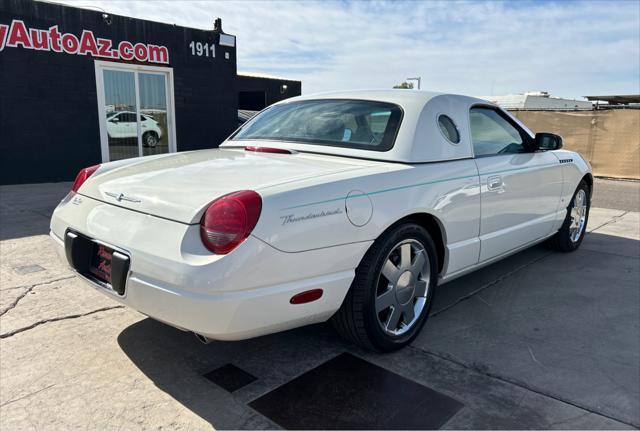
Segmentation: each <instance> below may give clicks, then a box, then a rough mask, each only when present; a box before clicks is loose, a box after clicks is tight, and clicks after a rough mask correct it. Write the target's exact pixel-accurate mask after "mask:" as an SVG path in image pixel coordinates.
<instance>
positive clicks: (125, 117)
mask: <svg viewBox="0 0 640 431" xmlns="http://www.w3.org/2000/svg"><path fill="white" fill-rule="evenodd" d="M120 121H121V122H122V123H136V122H137V119H136V114H130V113H126V114H120Z"/></svg>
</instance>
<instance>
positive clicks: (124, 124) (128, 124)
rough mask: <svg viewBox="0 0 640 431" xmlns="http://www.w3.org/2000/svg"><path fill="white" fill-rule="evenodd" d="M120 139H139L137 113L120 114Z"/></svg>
mask: <svg viewBox="0 0 640 431" xmlns="http://www.w3.org/2000/svg"><path fill="white" fill-rule="evenodd" d="M118 127H119V128H120V136H119V137H120V138H137V137H138V119H137V117H136V114H135V112H124V113H122V114H120V122H119V123H118Z"/></svg>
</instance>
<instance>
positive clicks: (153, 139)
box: [142, 132, 160, 148]
mask: <svg viewBox="0 0 640 431" xmlns="http://www.w3.org/2000/svg"><path fill="white" fill-rule="evenodd" d="M159 141H160V139H159V138H158V135H157V134H156V133H155V132H145V133H144V134H143V135H142V144H143V145H144V146H145V147H149V148H155V147H156V146H157V145H158V142H159Z"/></svg>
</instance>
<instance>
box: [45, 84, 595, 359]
mask: <svg viewBox="0 0 640 431" xmlns="http://www.w3.org/2000/svg"><path fill="white" fill-rule="evenodd" d="M561 147H562V140H561V138H560V137H559V136H557V135H552V134H549V133H538V134H536V135H533V134H532V133H531V132H530V131H529V130H528V129H527V128H526V127H525V126H524V125H523V124H521V123H520V122H519V121H518V120H517V119H515V118H513V117H512V116H511V115H509V114H508V113H507V112H505V111H503V110H502V109H500V108H498V107H496V106H495V105H492V104H490V103H488V102H486V101H484V100H480V99H474V98H471V97H465V96H457V95H449V94H439V93H430V92H420V91H409V90H395V91H394V90H389V91H366V92H365V91H354V92H342V93H331V94H324V95H321V96H317V95H316V96H304V97H297V98H292V99H288V100H286V101H284V102H281V103H278V104H276V105H273V106H271V107H269V108H268V109H265V110H264V111H263V112H261V113H260V114H258V115H257V116H256V117H254V118H252V119H251V120H250V121H248V122H246V123H245V124H244V125H243V126H242V127H241V128H240V129H239V130H237V131H236V132H235V133H234V134H233V135H232V136H231V137H229V138H228V139H227V140H226V141H225V142H224V143H223V144H222V145H221V148H219V149H212V150H203V151H195V152H187V153H179V154H165V155H157V156H151V157H143V158H138V159H130V160H124V161H117V162H111V163H105V164H102V165H99V166H93V167H90V168H86V169H83V170H81V171H80V173H79V174H78V176H77V178H76V180H75V182H74V184H73V188H72V191H71V192H70V193H69V195H68V196H67V197H66V198H65V199H64V200H63V201H62V202H61V203H60V205H59V206H58V207H57V208H56V210H55V212H54V213H53V217H52V220H51V237H52V238H53V239H54V241H55V242H56V243H57V244H58V246H59V247H58V248H59V250H60V254H61V256H62V257H63V259H65V260H66V261H67V262H68V264H69V265H70V266H71V267H72V268H73V269H74V270H75V271H76V272H77V274H78V275H79V276H80V277H81V278H82V279H84V280H86V282H87V283H88V284H89V285H91V286H93V287H94V288H96V289H98V290H99V291H100V292H103V293H104V294H106V295H109V296H111V297H112V298H113V299H114V300H116V301H119V302H121V303H123V304H126V305H128V306H130V307H132V308H134V309H136V310H139V311H140V312H142V313H144V314H146V315H148V316H151V317H153V318H155V319H158V320H160V321H163V322H166V323H168V324H170V325H173V326H175V327H177V328H180V329H184V330H189V331H193V332H194V333H196V334H197V335H198V337H199V338H200V339H201V340H203V341H208V340H210V339H217V340H236V339H243V338H249V337H255V336H258V335H262V334H268V333H272V332H276V331H281V330H285V329H288V328H293V327H297V326H302V325H306V324H310V323H315V322H322V321H326V320H328V319H331V320H332V321H333V323H334V326H335V327H336V328H337V330H338V331H339V332H340V333H341V334H342V335H344V336H345V337H347V338H348V339H350V340H352V341H354V342H356V343H358V344H360V345H362V346H364V347H366V348H370V349H376V350H380V351H389V350H393V349H397V348H399V347H402V346H404V345H406V344H407V343H409V342H411V340H412V339H413V338H414V337H415V336H416V335H417V333H418V332H419V330H420V328H421V327H422V325H423V324H424V323H425V320H426V319H427V315H428V313H429V308H430V305H431V302H432V298H433V294H434V291H435V290H436V289H437V288H439V286H440V285H442V284H444V283H446V282H447V281H449V280H452V279H454V278H455V277H458V276H461V275H463V274H467V273H469V272H471V271H473V270H476V269H478V268H480V267H482V266H484V265H487V264H489V263H491V262H494V261H496V260H498V259H501V258H504V257H505V256H507V255H509V254H512V253H515V252H517V251H518V250H521V249H523V248H525V247H529V246H531V245H533V244H536V243H538V242H541V241H544V240H548V242H549V243H550V244H552V245H554V246H555V247H556V248H557V249H558V250H561V251H572V250H575V249H576V248H577V247H578V246H579V245H580V243H581V242H582V239H583V237H584V233H585V229H586V224H587V218H588V216H589V204H590V198H591V192H592V188H593V178H592V175H591V169H590V166H589V164H588V163H587V162H586V161H585V160H584V159H583V158H582V157H581V156H580V155H579V154H577V153H574V152H571V151H566V150H562V149H561Z"/></svg>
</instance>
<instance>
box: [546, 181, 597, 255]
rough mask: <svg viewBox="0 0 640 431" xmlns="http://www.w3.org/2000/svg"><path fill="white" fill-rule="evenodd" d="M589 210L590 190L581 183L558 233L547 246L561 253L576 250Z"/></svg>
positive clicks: (585, 228)
mask: <svg viewBox="0 0 640 431" xmlns="http://www.w3.org/2000/svg"><path fill="white" fill-rule="evenodd" d="M590 208H591V190H590V189H589V185H588V184H587V183H586V182H585V181H581V182H580V184H579V185H578V188H577V189H576V191H575V193H574V194H573V198H572V199H571V203H570V204H569V206H568V207H567V216H566V218H565V220H564V223H563V224H562V227H561V228H560V230H559V231H558V233H556V234H555V235H554V236H553V237H552V238H551V239H550V240H549V245H551V246H552V247H553V248H555V249H556V250H558V251H562V252H570V251H575V250H577V249H578V247H580V244H582V240H583V239H584V235H585V233H586V230H587V221H588V220H589V209H590Z"/></svg>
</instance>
